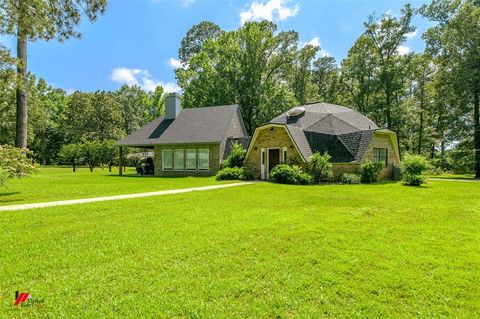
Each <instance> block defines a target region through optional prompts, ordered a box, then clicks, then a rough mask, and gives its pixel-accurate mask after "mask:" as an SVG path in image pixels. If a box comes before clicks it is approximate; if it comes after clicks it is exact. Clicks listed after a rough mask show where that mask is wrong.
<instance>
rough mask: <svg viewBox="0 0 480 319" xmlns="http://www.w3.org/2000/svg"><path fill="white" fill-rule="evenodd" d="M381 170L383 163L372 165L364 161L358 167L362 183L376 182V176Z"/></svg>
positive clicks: (368, 161) (370, 162)
mask: <svg viewBox="0 0 480 319" xmlns="http://www.w3.org/2000/svg"><path fill="white" fill-rule="evenodd" d="M382 168H383V163H373V162H372V161H370V160H366V161H365V162H364V163H363V164H362V165H361V166H360V174H361V176H362V183H367V184H368V183H373V182H376V181H377V178H378V174H380V171H381V170H382Z"/></svg>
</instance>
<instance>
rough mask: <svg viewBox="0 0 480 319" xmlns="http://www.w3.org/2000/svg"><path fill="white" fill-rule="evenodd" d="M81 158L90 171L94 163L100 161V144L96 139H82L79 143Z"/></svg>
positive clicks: (96, 163)
mask: <svg viewBox="0 0 480 319" xmlns="http://www.w3.org/2000/svg"><path fill="white" fill-rule="evenodd" d="M80 149H81V152H82V158H83V160H84V161H85V163H87V165H88V168H89V169H90V172H93V169H94V168H95V166H96V165H98V164H101V163H102V144H100V143H99V142H97V141H84V142H83V143H82V144H81V145H80Z"/></svg>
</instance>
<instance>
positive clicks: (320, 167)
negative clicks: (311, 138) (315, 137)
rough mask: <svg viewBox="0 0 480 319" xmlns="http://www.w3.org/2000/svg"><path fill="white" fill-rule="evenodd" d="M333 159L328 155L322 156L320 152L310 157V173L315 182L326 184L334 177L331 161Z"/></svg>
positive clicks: (308, 169)
mask: <svg viewBox="0 0 480 319" xmlns="http://www.w3.org/2000/svg"><path fill="white" fill-rule="evenodd" d="M331 158H332V157H331V156H330V155H328V153H325V154H323V155H322V154H320V153H318V152H316V153H314V154H313V155H312V156H310V158H309V160H308V168H307V171H308V173H309V174H310V175H311V176H312V178H313V182H314V183H315V184H319V183H322V182H326V181H327V180H328V179H329V178H330V177H332V175H333V173H332V163H330V159H331Z"/></svg>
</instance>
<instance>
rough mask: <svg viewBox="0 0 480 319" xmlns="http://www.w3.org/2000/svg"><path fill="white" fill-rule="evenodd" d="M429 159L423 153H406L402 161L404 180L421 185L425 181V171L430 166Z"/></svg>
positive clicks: (406, 182) (409, 183)
mask: <svg viewBox="0 0 480 319" xmlns="http://www.w3.org/2000/svg"><path fill="white" fill-rule="evenodd" d="M429 166H430V165H429V163H428V161H427V159H426V158H425V157H423V156H421V155H409V154H407V155H405V157H404V158H403V162H402V180H403V182H404V183H405V184H407V185H411V186H420V185H422V184H424V183H425V180H424V178H423V176H422V173H423V171H425V170H426V169H428V168H429Z"/></svg>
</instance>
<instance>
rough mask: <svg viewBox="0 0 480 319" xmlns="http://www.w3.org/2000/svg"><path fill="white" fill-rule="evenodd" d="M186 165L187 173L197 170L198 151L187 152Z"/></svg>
mask: <svg viewBox="0 0 480 319" xmlns="http://www.w3.org/2000/svg"><path fill="white" fill-rule="evenodd" d="M185 164H186V167H187V171H195V170H196V169H197V150H186V151H185Z"/></svg>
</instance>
